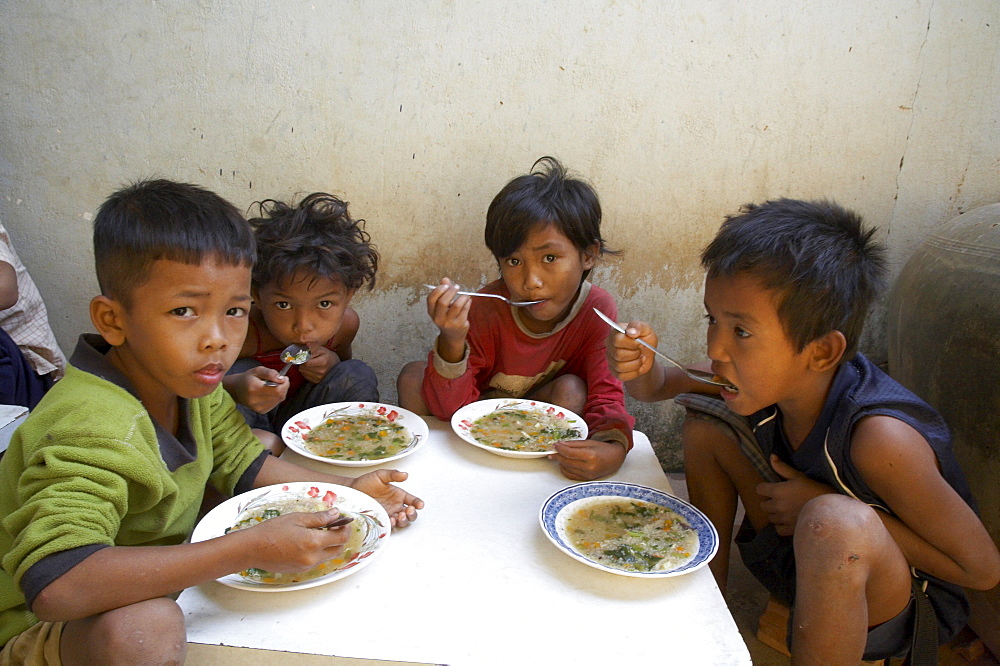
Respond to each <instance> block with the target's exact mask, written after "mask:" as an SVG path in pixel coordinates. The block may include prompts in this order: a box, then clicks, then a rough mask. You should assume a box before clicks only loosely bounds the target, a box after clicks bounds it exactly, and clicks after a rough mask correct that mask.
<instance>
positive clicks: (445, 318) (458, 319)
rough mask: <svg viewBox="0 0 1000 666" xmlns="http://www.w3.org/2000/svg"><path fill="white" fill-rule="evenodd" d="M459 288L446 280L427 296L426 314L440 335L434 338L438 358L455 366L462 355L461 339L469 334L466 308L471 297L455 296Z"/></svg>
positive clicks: (463, 340)
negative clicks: (435, 339)
mask: <svg viewBox="0 0 1000 666" xmlns="http://www.w3.org/2000/svg"><path fill="white" fill-rule="evenodd" d="M458 289H459V286H458V285H457V284H452V283H451V280H449V279H448V278H442V279H441V284H440V285H438V286H437V288H435V289H434V291H432V292H431V293H430V294H429V295H428V296H427V314H429V315H430V317H431V319H432V320H433V321H434V325H435V326H437V327H438V330H440V331H441V334H440V335H439V336H438V339H437V351H438V354H439V355H440V356H441V358H442V359H444V360H445V361H447V362H449V363H457V362H458V361H461V360H462V357H463V356H464V355H465V336H466V335H468V333H469V308H470V307H472V297H471V296H459V295H458Z"/></svg>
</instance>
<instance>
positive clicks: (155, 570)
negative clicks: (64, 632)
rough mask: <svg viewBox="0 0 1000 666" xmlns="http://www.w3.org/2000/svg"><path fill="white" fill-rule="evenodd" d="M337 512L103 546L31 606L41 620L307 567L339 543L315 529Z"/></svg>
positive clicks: (337, 533)
mask: <svg viewBox="0 0 1000 666" xmlns="http://www.w3.org/2000/svg"><path fill="white" fill-rule="evenodd" d="M337 515H338V512H337V511H336V510H330V511H321V512H318V513H295V514H288V515H285V516H279V517H277V518H272V519H271V520H267V521H264V522H263V523H261V524H260V525H257V526H255V527H252V528H249V529H246V530H240V531H238V532H231V533H229V534H226V535H224V536H221V537H219V538H216V539H211V540H208V541H202V542H199V543H188V544H180V545H177V546H137V547H129V546H113V547H109V548H104V549H102V550H99V551H97V552H95V553H94V554H93V555H90V556H89V557H87V558H86V559H84V560H83V561H82V562H80V563H79V564H77V565H76V566H75V567H73V568H72V569H70V570H69V571H67V572H66V573H64V574H63V575H62V576H60V577H59V578H57V579H55V580H54V581H53V582H51V583H49V585H47V586H46V587H45V588H44V589H43V590H42V591H41V592H40V593H39V594H38V596H37V597H35V599H34V602H33V603H32V606H31V610H32V612H34V613H35V615H37V616H38V617H39V618H40V619H42V620H48V621H68V620H76V619H80V618H84V617H89V616H91V615H95V614H97V613H102V612H104V611H107V610H111V609H113V608H121V607H122V606H127V605H129V604H133V603H136V602H139V601H145V600H147V599H155V598H157V597H162V596H166V595H169V594H173V593H176V592H179V591H180V590H183V589H185V588H187V587H191V586H192V585H198V584H200V583H204V582H207V581H210V580H213V579H215V578H219V577H221V576H225V575H227V574H230V573H234V572H237V571H242V570H244V569H248V568H251V567H258V568H261V569H267V570H269V571H284V572H296V571H307V570H309V569H311V568H312V567H314V566H316V565H317V564H319V563H321V562H324V561H326V560H328V559H330V558H331V557H335V556H336V555H337V554H338V553H339V552H340V550H341V548H342V547H343V545H344V543H346V541H347V539H348V537H349V533H348V531H347V530H341V529H332V530H321V529H316V528H319V527H322V526H323V525H326V524H327V523H329V522H330V521H331V520H334V519H335V518H336V516H337Z"/></svg>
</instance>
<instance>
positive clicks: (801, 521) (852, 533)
mask: <svg viewBox="0 0 1000 666" xmlns="http://www.w3.org/2000/svg"><path fill="white" fill-rule="evenodd" d="M880 529H885V528H884V526H883V525H882V521H881V520H880V519H879V517H878V515H877V514H876V513H875V510H874V509H872V508H871V507H870V506H868V505H867V504H864V503H863V502H861V501H859V500H856V499H854V498H851V497H847V496H846V495H834V494H827V495H820V496H819V497H816V498H814V499H812V500H810V501H809V502H807V503H806V504H805V506H803V507H802V511H801V512H800V513H799V518H798V521H797V522H796V524H795V555H796V559H798V558H799V557H800V555H801V556H804V557H808V558H820V559H825V558H834V559H836V560H838V561H840V560H842V561H843V562H845V563H847V564H850V563H853V562H857V561H859V560H860V559H861V557H862V556H864V555H865V554H867V552H868V551H869V548H870V547H871V545H872V544H873V543H874V541H875V540H874V539H873V538H872V537H873V534H874V531H875V530H880Z"/></svg>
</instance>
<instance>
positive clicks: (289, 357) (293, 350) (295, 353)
mask: <svg viewBox="0 0 1000 666" xmlns="http://www.w3.org/2000/svg"><path fill="white" fill-rule="evenodd" d="M310 355H311V354H310V353H309V348H308V347H303V346H302V345H299V344H291V345H288V346H287V347H285V349H284V350H283V351H282V352H281V360H282V361H284V362H285V367H283V368H282V369H281V371H280V372H279V373H278V376H279V377H284V376H285V373H286V372H288V369H289V368H290V367H292V366H293V365H302V364H303V363H305V362H306V361H308V360H309V356H310ZM277 385H278V382H272V381H271V380H267V381H265V382H264V386H277Z"/></svg>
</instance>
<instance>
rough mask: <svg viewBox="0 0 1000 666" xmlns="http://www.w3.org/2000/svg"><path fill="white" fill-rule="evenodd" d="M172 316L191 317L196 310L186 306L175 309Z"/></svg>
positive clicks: (171, 312)
mask: <svg viewBox="0 0 1000 666" xmlns="http://www.w3.org/2000/svg"><path fill="white" fill-rule="evenodd" d="M170 314H172V315H174V316H175V317H190V316H191V315H193V314H194V308H190V307H187V306H184V307H182V308H174V309H173V310H171V311H170Z"/></svg>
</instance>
